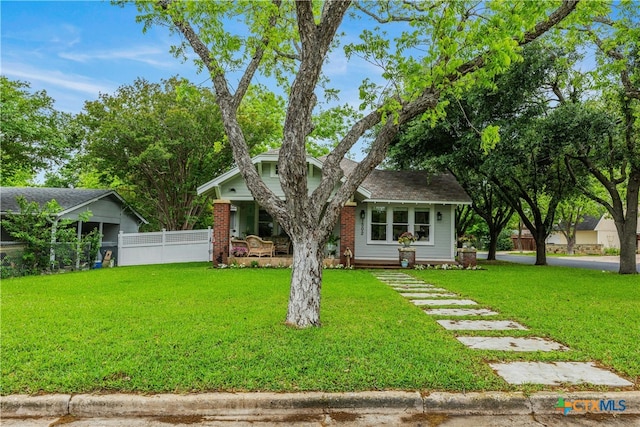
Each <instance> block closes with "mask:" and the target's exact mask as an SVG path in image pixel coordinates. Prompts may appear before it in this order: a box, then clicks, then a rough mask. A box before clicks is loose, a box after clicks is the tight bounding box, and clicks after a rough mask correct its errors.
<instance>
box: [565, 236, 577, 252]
mask: <svg viewBox="0 0 640 427" xmlns="http://www.w3.org/2000/svg"><path fill="white" fill-rule="evenodd" d="M575 246H576V235H575V233H574V234H569V235H568V236H567V255H573V252H574V250H573V249H574V247H575Z"/></svg>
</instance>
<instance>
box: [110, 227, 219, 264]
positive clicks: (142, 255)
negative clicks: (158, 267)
mask: <svg viewBox="0 0 640 427" xmlns="http://www.w3.org/2000/svg"><path fill="white" fill-rule="evenodd" d="M212 235H213V233H212V230H211V228H208V229H206V230H185V231H164V230H163V231H159V232H153V233H120V234H119V235H118V260H117V264H118V265H144V264H169V263H175V262H196V261H211V250H212V247H211V237H212Z"/></svg>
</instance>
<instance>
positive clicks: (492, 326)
mask: <svg viewBox="0 0 640 427" xmlns="http://www.w3.org/2000/svg"><path fill="white" fill-rule="evenodd" d="M374 276H375V277H376V278H377V279H378V280H380V281H382V282H383V283H386V284H387V285H389V286H391V287H392V288H393V289H394V290H396V291H398V292H399V293H400V295H402V296H403V297H405V298H408V299H409V300H410V301H411V302H412V303H413V304H415V305H417V306H420V307H423V306H427V307H428V308H427V309H425V310H424V312H425V313H426V314H428V315H431V316H441V317H452V319H441V320H437V323H438V324H439V325H440V326H442V327H443V328H445V329H447V330H451V331H506V330H527V327H526V326H524V325H521V324H519V323H517V322H514V321H510V320H490V319H486V317H489V316H496V315H498V314H499V313H498V312H495V311H493V310H490V309H487V308H475V307H472V306H475V305H478V303H477V302H476V301H473V300H470V299H461V298H460V296H459V295H457V294H455V293H452V292H449V291H448V290H446V289H443V288H436V287H434V286H433V285H430V284H428V283H425V282H424V281H422V280H419V279H416V278H414V277H412V276H409V275H408V274H405V273H399V272H386V271H380V272H376V273H374ZM451 306H456V307H455V308H452V307H451ZM458 306H460V307H458ZM432 307H441V308H432ZM460 316H478V317H483V318H482V319H478V320H461V319H456V317H460ZM456 339H457V340H458V341H460V342H461V343H463V344H464V345H466V346H467V347H469V348H471V349H477V350H495V351H519V352H521V351H526V352H529V351H570V349H569V348H568V347H566V346H564V345H562V344H560V343H557V342H555V341H550V340H546V339H543V338H538V337H488V336H477V335H474V336H456ZM489 366H491V368H492V369H493V370H494V371H495V372H496V373H497V374H498V375H500V376H501V377H502V378H503V379H504V380H505V381H506V382H508V383H509V384H517V385H522V384H545V385H569V384H572V385H575V384H583V383H588V384H593V385H601V386H610V387H627V386H633V383H631V382H630V381H627V380H625V379H624V378H621V377H619V376H618V375H616V374H614V373H612V372H610V371H608V370H606V369H602V368H598V367H596V366H595V365H594V364H593V363H592V362H508V363H490V364H489Z"/></svg>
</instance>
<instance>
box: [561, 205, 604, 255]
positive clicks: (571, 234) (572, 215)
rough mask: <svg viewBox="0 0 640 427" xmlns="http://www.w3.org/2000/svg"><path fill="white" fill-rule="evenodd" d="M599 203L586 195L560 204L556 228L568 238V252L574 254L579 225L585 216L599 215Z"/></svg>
mask: <svg viewBox="0 0 640 427" xmlns="http://www.w3.org/2000/svg"><path fill="white" fill-rule="evenodd" d="M598 208H599V205H598V204H597V203H595V202H594V201H593V200H591V199H589V198H588V197H586V196H584V195H578V196H576V197H573V198H571V199H566V200H563V201H562V202H561V203H560V204H559V205H558V210H557V213H558V214H557V219H558V221H557V225H556V229H557V230H558V231H560V232H561V233H562V235H563V236H564V238H565V239H566V240H567V254H568V255H573V253H574V247H575V244H576V232H577V230H578V225H579V224H580V223H581V222H583V221H584V217H585V216H599V214H601V212H599V209H598Z"/></svg>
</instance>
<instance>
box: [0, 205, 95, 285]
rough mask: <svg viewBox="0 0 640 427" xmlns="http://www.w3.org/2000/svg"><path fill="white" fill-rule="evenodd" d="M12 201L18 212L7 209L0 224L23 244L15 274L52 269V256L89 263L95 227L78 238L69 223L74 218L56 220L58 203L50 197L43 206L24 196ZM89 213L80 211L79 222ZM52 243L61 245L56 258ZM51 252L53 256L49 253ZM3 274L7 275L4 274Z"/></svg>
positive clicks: (87, 216)
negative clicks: (18, 266) (85, 248)
mask: <svg viewBox="0 0 640 427" xmlns="http://www.w3.org/2000/svg"><path fill="white" fill-rule="evenodd" d="M16 202H17V203H18V206H19V207H20V212H15V213H14V212H10V213H9V214H8V215H7V217H6V218H5V219H4V220H2V227H3V228H4V229H5V230H6V231H7V232H8V233H9V235H11V236H12V237H14V238H16V239H17V240H19V241H21V242H23V243H24V244H25V248H24V251H23V254H22V257H21V259H20V264H21V268H20V271H19V272H18V274H15V273H16V272H13V273H14V274H13V275H30V274H41V273H43V272H45V271H51V270H53V269H55V266H54V260H55V259H56V258H58V259H60V258H63V259H65V258H66V259H67V264H68V263H70V262H71V260H72V259H84V260H86V262H91V261H92V258H91V254H93V257H94V258H95V256H96V255H97V251H98V245H99V243H100V234H99V233H98V232H97V230H94V231H92V232H91V233H89V234H88V235H86V236H85V237H84V238H82V239H80V240H79V239H78V236H77V233H76V230H75V228H74V226H73V224H74V221H72V220H70V219H58V218H57V213H58V212H60V210H61V208H60V205H59V204H58V202H56V201H55V200H51V201H49V202H47V203H46V204H45V205H44V206H42V207H41V206H40V205H39V204H38V203H37V202H28V201H27V200H26V199H25V198H24V197H22V196H19V197H17V198H16ZM90 217H91V212H89V211H87V212H83V213H82V214H81V215H80V218H79V219H80V220H81V221H88V220H89V218H90ZM54 243H58V244H63V245H65V248H64V249H62V250H61V251H60V253H59V254H58V256H57V257H56V256H55V254H54V253H52V249H53V247H54ZM87 243H88V244H89V245H90V249H89V250H88V251H87V252H88V254H87V255H83V254H81V252H83V244H84V245H86V244H87ZM52 255H54V256H52ZM3 274H8V273H4V271H3Z"/></svg>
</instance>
